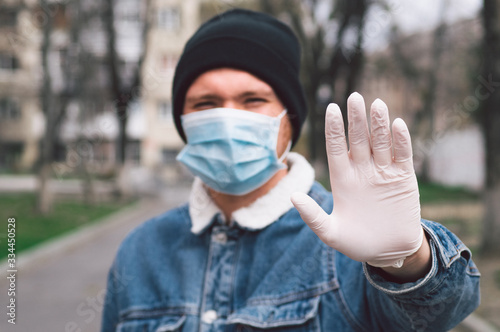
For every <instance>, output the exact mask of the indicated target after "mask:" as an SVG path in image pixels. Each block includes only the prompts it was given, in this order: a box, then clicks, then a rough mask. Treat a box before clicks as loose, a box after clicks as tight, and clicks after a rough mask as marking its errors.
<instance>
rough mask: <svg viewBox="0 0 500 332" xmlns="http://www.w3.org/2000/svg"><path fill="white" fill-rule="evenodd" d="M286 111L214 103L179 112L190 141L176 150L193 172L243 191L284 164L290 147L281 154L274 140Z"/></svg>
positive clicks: (216, 186) (217, 186)
mask: <svg viewBox="0 0 500 332" xmlns="http://www.w3.org/2000/svg"><path fill="white" fill-rule="evenodd" d="M285 114H286V110H284V111H283V112H282V113H281V114H280V115H279V116H278V117H271V116H267V115H263V114H258V113H254V112H249V111H243V110H237V109H231V108H214V109H210V110H205V111H199V112H194V113H189V114H186V115H183V116H182V117H181V121H182V127H183V129H184V133H185V134H186V137H187V142H188V144H187V145H186V146H185V147H184V149H183V150H182V151H181V152H180V153H179V155H178V156H177V160H178V161H180V162H181V163H183V164H184V165H185V166H186V167H187V168H188V169H189V170H190V172H191V173H192V174H194V175H196V176H198V177H200V178H201V180H202V181H203V182H204V183H205V184H206V185H207V186H209V187H210V188H212V189H213V190H215V191H218V192H222V193H226V194H231V195H244V194H247V193H249V192H251V191H253V190H255V189H257V188H259V187H260V186H262V185H263V184H264V183H266V182H267V181H268V180H269V179H271V177H272V176H273V175H274V174H276V173H277V172H278V171H279V170H280V169H283V168H286V166H285V164H284V163H283V159H284V158H285V157H286V155H287V153H288V151H289V150H290V147H291V142H290V143H288V148H287V150H286V151H285V152H284V153H283V155H282V156H281V157H280V158H278V156H277V153H276V144H277V141H278V133H279V129H280V123H281V119H282V118H283V116H284V115H285Z"/></svg>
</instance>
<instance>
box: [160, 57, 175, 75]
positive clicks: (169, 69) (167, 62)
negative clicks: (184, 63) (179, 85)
mask: <svg viewBox="0 0 500 332" xmlns="http://www.w3.org/2000/svg"><path fill="white" fill-rule="evenodd" d="M178 61H179V57H178V56H177V55H172V54H162V55H160V56H159V59H158V69H159V72H160V74H161V75H173V74H174V71H175V66H177V62H178Z"/></svg>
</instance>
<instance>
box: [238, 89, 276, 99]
mask: <svg viewBox="0 0 500 332" xmlns="http://www.w3.org/2000/svg"><path fill="white" fill-rule="evenodd" d="M255 95H258V96H263V97H272V96H273V95H274V93H273V91H271V90H250V91H245V92H243V93H241V94H240V95H238V97H240V98H245V97H251V96H255Z"/></svg>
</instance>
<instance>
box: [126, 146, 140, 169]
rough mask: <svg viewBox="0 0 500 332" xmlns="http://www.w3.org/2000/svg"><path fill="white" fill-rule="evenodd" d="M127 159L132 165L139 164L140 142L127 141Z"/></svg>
mask: <svg viewBox="0 0 500 332" xmlns="http://www.w3.org/2000/svg"><path fill="white" fill-rule="evenodd" d="M126 155H127V161H129V162H131V163H132V164H134V165H139V162H140V161H141V144H140V142H139V141H135V140H134V141H128V143H127V151H126Z"/></svg>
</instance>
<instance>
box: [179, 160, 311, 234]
mask: <svg viewBox="0 0 500 332" xmlns="http://www.w3.org/2000/svg"><path fill="white" fill-rule="evenodd" d="M287 160H288V166H289V170H288V174H287V175H286V176H285V177H284V178H283V179H281V180H280V181H279V182H278V184H277V185H276V186H275V187H274V188H272V189H271V190H270V191H269V192H268V193H267V194H265V195H264V196H262V197H260V198H258V199H257V200H256V201H255V202H253V203H252V204H250V205H249V206H246V207H243V208H241V209H238V210H236V211H234V212H233V215H232V218H233V222H235V223H237V224H238V225H239V226H241V227H243V228H246V229H250V230H259V229H262V228H264V227H267V226H269V225H270V224H272V223H273V222H274V221H276V220H277V219H278V218H279V217H281V216H282V215H283V214H284V213H285V212H287V211H288V210H290V209H291V208H292V207H293V204H292V202H291V201H290V195H291V194H292V193H294V192H302V193H305V194H307V193H308V192H309V191H310V190H311V187H312V185H313V183H314V169H313V168H312V166H311V165H310V164H309V163H308V162H307V160H306V159H305V158H304V157H302V156H301V155H300V154H298V153H294V152H290V153H289V154H288V156H287ZM217 213H221V211H220V209H219V208H218V207H217V206H216V205H215V203H214V202H213V201H212V199H211V198H210V195H209V194H208V192H207V190H206V189H205V187H204V186H203V182H202V181H201V179H199V178H197V177H196V178H195V180H194V183H193V187H192V190H191V194H190V196H189V216H190V217H191V223H192V226H191V232H193V233H194V234H200V233H201V232H202V231H203V230H204V229H206V228H207V227H208V226H209V224H210V222H211V221H212V220H213V219H214V216H215V215H216V214H217Z"/></svg>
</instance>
